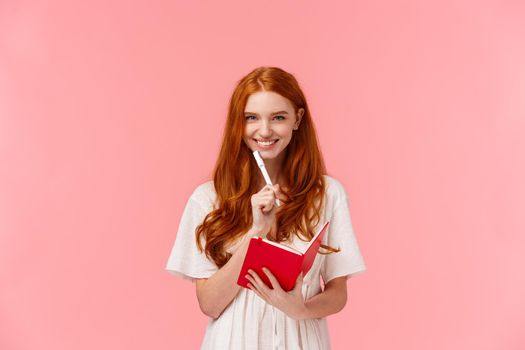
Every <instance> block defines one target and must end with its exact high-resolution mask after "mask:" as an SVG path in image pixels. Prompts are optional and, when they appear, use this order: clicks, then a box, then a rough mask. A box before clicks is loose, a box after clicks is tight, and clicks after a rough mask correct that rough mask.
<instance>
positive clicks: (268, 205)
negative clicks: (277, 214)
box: [261, 200, 273, 213]
mask: <svg viewBox="0 0 525 350" xmlns="http://www.w3.org/2000/svg"><path fill="white" fill-rule="evenodd" d="M261 208H262V211H263V212H264V213H267V212H269V211H272V209H273V200H272V201H266V202H264V204H263V206H262V207H261Z"/></svg>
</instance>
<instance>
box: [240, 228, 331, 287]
mask: <svg viewBox="0 0 525 350" xmlns="http://www.w3.org/2000/svg"><path fill="white" fill-rule="evenodd" d="M328 224H329V221H327V222H326V223H325V224H324V225H323V227H322V228H321V229H320V230H319V231H318V232H317V233H316V234H315V236H314V237H313V238H312V240H311V241H310V243H309V245H308V247H307V248H306V251H305V252H299V251H297V250H294V249H292V248H290V247H287V246H284V245H282V244H279V243H276V242H272V241H269V240H266V239H263V238H260V237H253V238H252V239H251V240H250V245H249V246H248V250H247V252H246V256H245V258H244V262H243V264H242V268H241V273H240V274H239V278H238V279H237V284H238V285H240V286H242V287H244V288H248V286H247V285H248V283H249V282H250V281H249V280H248V279H247V278H246V277H244V276H245V275H246V274H247V273H248V270H249V269H252V270H253V271H255V272H256V273H257V274H258V275H259V277H260V278H261V280H263V282H264V283H266V285H267V286H268V287H270V288H272V284H271V283H270V280H269V279H268V277H267V276H266V274H265V273H264V272H263V270H262V268H263V267H266V268H268V269H269V270H270V271H271V272H272V273H273V275H274V276H275V277H276V278H277V280H278V281H279V283H280V285H281V287H282V288H283V289H284V290H285V291H290V290H292V289H293V287H294V286H295V281H296V280H297V277H298V276H299V273H300V272H301V271H302V272H303V276H305V275H306V273H307V272H308V271H309V270H310V268H311V267H312V265H313V263H314V260H315V256H316V255H317V252H318V250H319V246H320V245H321V241H322V239H323V236H324V233H325V232H326V230H327V228H328Z"/></svg>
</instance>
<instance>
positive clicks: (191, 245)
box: [165, 197, 218, 282]
mask: <svg viewBox="0 0 525 350" xmlns="http://www.w3.org/2000/svg"><path fill="white" fill-rule="evenodd" d="M206 214H207V212H206V211H205V210H204V208H203V207H202V205H201V204H199V202H198V201H197V200H196V199H195V198H193V197H190V198H189V200H188V202H187V203H186V207H185V208H184V211H183V213H182V217H181V220H180V223H179V229H178V231H177V236H176V237H175V243H174V245H173V247H172V249H171V253H170V256H169V258H168V262H167V264H166V267H165V270H166V271H168V272H169V273H171V274H173V275H175V276H178V277H182V278H184V279H187V280H191V281H192V282H194V281H195V279H197V278H208V277H210V276H211V275H213V274H214V273H215V272H216V271H217V270H218V267H217V265H215V263H214V262H213V261H211V260H209V259H208V258H207V257H206V254H205V253H204V252H200V251H199V250H198V248H197V244H196V241H195V229H196V228H197V226H198V225H200V224H201V223H202V222H203V220H204V218H205V216H206Z"/></svg>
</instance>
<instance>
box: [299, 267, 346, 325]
mask: <svg viewBox="0 0 525 350" xmlns="http://www.w3.org/2000/svg"><path fill="white" fill-rule="evenodd" d="M345 305H346V277H345V276H342V277H337V278H334V279H331V280H330V281H328V283H327V284H326V285H325V289H324V291H323V292H322V293H319V294H317V295H314V296H313V297H311V298H310V299H308V300H307V301H306V302H305V304H304V306H305V310H304V315H303V317H302V318H303V319H310V318H321V317H325V316H328V315H331V314H335V313H337V312H339V311H341V310H342V309H343V308H344V307H345Z"/></svg>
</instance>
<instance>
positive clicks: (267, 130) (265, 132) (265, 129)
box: [259, 121, 273, 138]
mask: <svg viewBox="0 0 525 350" xmlns="http://www.w3.org/2000/svg"><path fill="white" fill-rule="evenodd" d="M272 133H273V132H272V128H271V127H270V123H269V122H268V121H262V122H261V125H260V127H259V135H261V137H264V138H268V137H270V136H272Z"/></svg>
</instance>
